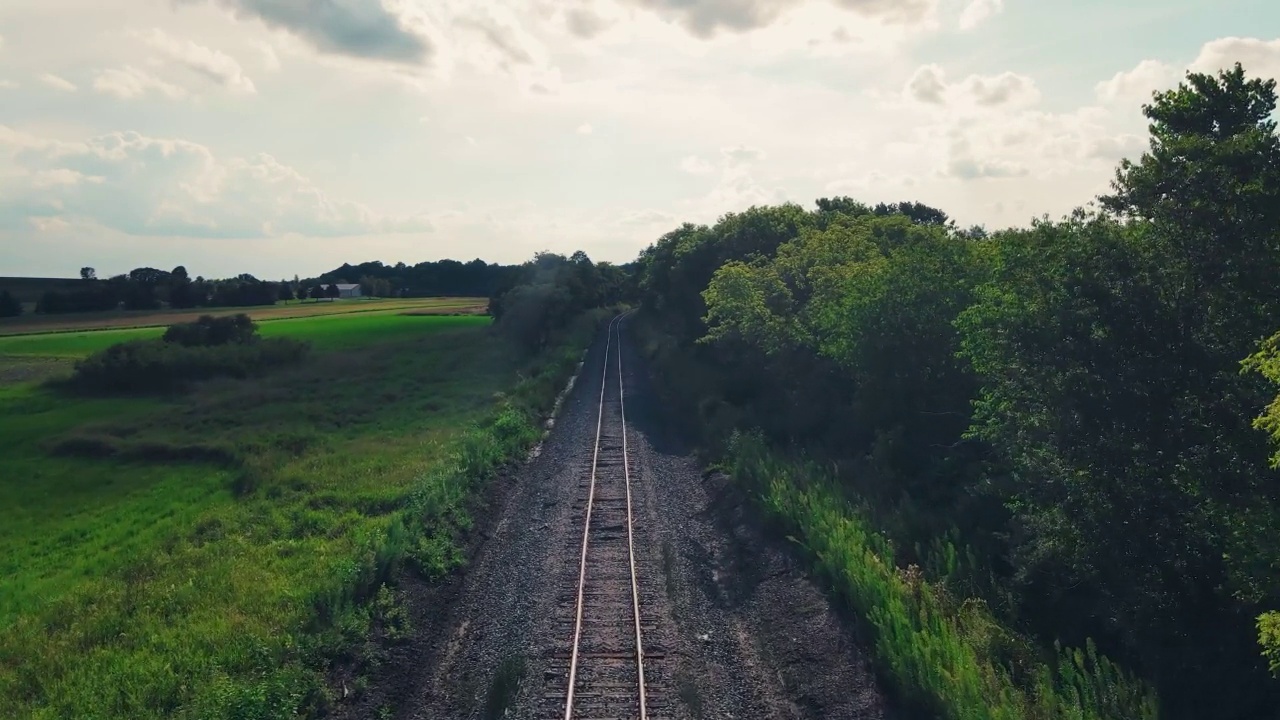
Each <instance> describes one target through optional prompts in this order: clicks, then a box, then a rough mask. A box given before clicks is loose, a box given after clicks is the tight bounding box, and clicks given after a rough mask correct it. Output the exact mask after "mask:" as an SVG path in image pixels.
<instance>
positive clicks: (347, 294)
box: [320, 283, 363, 298]
mask: <svg viewBox="0 0 1280 720" xmlns="http://www.w3.org/2000/svg"><path fill="white" fill-rule="evenodd" d="M320 287H322V288H324V289H325V291H326V292H327V291H328V290H329V286H328V285H321V286H320ZM362 296H363V293H361V292H360V286H359V285H346V284H343V283H338V297H340V298H358V297H362Z"/></svg>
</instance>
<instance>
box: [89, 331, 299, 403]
mask: <svg viewBox="0 0 1280 720" xmlns="http://www.w3.org/2000/svg"><path fill="white" fill-rule="evenodd" d="M309 350H310V345H309V344H308V343H305V342H301V341H298V340H292V339H287V338H272V339H267V340H255V341H254V342H248V343H229V344H223V345H213V346H198V345H197V346H188V345H182V344H180V343H173V342H165V341H163V340H135V341H133V342H127V343H121V344H119V345H114V346H112V347H109V348H107V349H106V350H103V351H101V352H99V353H96V354H94V355H91V356H89V357H88V358H86V359H84V360H82V361H81V362H79V363H77V364H76V371H75V374H74V375H73V376H72V378H71V384H72V386H73V387H75V388H76V389H78V390H81V391H84V392H94V393H118V392H126V393H128V392H165V391H171V390H177V389H180V388H181V387H183V386H184V385H187V384H189V383H192V382H197V381H200V380H209V379H212V378H217V377H231V378H247V377H250V376H252V375H256V374H260V373H262V372H264V371H266V370H268V369H270V368H272V367H276V366H279V365H292V364H294V363H296V362H297V361H298V360H300V359H302V357H304V356H305V355H306V353H307V352H308V351H309Z"/></svg>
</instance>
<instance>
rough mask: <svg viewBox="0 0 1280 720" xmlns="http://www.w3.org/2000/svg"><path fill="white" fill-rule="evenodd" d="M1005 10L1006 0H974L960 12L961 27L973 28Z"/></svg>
mask: <svg viewBox="0 0 1280 720" xmlns="http://www.w3.org/2000/svg"><path fill="white" fill-rule="evenodd" d="M1002 10H1004V0H972V2H970V3H969V4H968V5H966V6H965V8H964V10H963V11H962V12H961V13H960V29H961V30H972V29H974V28H976V27H977V26H979V25H981V24H982V23H983V22H985V21H986V20H987V19H988V18H991V17H993V16H995V15H998V14H1000V12H1001V11H1002Z"/></svg>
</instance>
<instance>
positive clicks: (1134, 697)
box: [726, 434, 1157, 720]
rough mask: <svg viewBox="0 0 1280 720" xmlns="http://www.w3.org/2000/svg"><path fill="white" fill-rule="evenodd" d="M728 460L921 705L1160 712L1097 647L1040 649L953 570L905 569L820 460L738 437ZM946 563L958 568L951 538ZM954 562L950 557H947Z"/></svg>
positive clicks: (959, 716) (968, 713) (1016, 716)
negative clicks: (963, 586) (958, 591)
mask: <svg viewBox="0 0 1280 720" xmlns="http://www.w3.org/2000/svg"><path fill="white" fill-rule="evenodd" d="M726 466H727V469H728V471H729V472H730V473H731V474H732V476H733V477H734V478H735V480H737V481H739V482H742V483H744V484H745V485H746V486H747V487H749V488H751V489H752V490H753V491H754V492H755V493H757V494H758V495H759V497H760V498H761V499H762V501H763V502H762V504H763V507H764V508H765V509H766V511H767V513H768V516H769V517H770V519H771V520H772V521H774V522H776V523H778V525H779V526H780V528H781V529H782V530H783V531H784V532H786V533H789V536H790V537H792V538H793V539H794V540H795V541H796V542H798V543H800V544H801V545H802V546H803V548H804V551H805V553H806V554H807V556H808V557H809V559H810V560H811V563H812V566H813V567H814V569H815V570H816V571H817V573H818V574H819V575H820V576H821V577H822V578H823V579H824V580H825V581H826V582H827V583H828V585H829V587H830V591H831V593H832V594H833V595H834V597H835V598H836V599H837V600H838V601H839V602H841V603H843V604H844V605H846V606H847V607H848V608H849V609H851V610H852V611H854V612H855V613H856V614H857V615H858V616H859V617H861V618H864V619H865V620H866V625H867V627H868V628H869V630H870V635H871V638H872V640H873V643H874V646H873V650H874V655H875V659H876V661H877V665H878V667H879V668H880V670H881V674H882V676H884V677H885V678H886V679H887V680H888V681H889V682H890V683H892V685H893V686H894V689H895V690H896V694H897V695H898V696H899V697H900V698H902V699H903V700H904V702H906V703H907V704H908V705H909V706H911V707H912V709H914V710H918V711H920V712H922V713H923V714H927V715H930V716H934V717H941V718H947V719H948V720H1154V719H1155V718H1156V717H1157V707H1156V700H1155V695H1154V693H1153V692H1152V691H1151V689H1150V688H1148V687H1146V686H1145V685H1143V684H1142V683H1140V682H1139V681H1137V680H1136V679H1134V678H1133V677H1132V676H1131V675H1129V674H1128V673H1126V672H1124V671H1123V670H1121V669H1120V668H1119V667H1118V666H1116V665H1115V664H1114V663H1112V662H1111V661H1109V660H1108V659H1107V658H1105V657H1103V656H1101V655H1099V654H1098V652H1097V650H1096V649H1095V648H1094V646H1093V644H1092V643H1089V644H1088V645H1087V646H1086V647H1085V648H1084V649H1074V648H1061V647H1056V646H1055V648H1054V649H1053V651H1052V652H1048V651H1044V652H1037V651H1036V650H1035V648H1034V647H1033V646H1032V645H1031V644H1030V643H1029V642H1028V641H1026V640H1025V639H1024V638H1021V637H1019V636H1018V635H1016V634H1015V633H1013V632H1011V631H1010V630H1008V629H1006V628H1003V627H1001V625H1000V623H999V622H998V621H997V620H996V618H995V617H994V616H993V615H992V613H991V612H990V611H989V610H988V609H987V608H986V606H985V604H984V603H982V602H981V601H979V600H975V599H961V598H958V597H955V596H953V594H952V591H951V589H950V588H948V587H947V584H946V582H945V578H933V579H931V578H928V577H926V574H925V573H924V572H922V571H921V570H920V569H919V568H918V567H916V566H914V565H912V566H908V567H907V568H899V567H897V565H896V564H895V561H894V558H895V554H894V549H893V547H892V546H891V544H890V543H889V541H888V540H886V539H885V538H884V537H883V536H882V535H880V534H879V533H877V532H875V531H873V530H872V529H870V527H869V526H868V524H867V523H866V521H865V520H864V519H863V517H862V516H861V515H860V514H859V513H858V512H857V511H856V510H854V509H853V508H852V507H851V506H850V505H849V504H848V503H847V502H846V501H844V500H843V499H842V496H841V494H840V492H839V490H837V489H836V488H835V487H834V486H833V484H832V483H831V478H830V477H829V476H828V474H827V473H826V472H825V471H824V470H823V469H822V468H820V467H817V466H815V465H813V464H809V463H805V462H801V461H798V460H795V459H789V458H785V457H783V456H781V455H779V454H777V453H775V452H773V451H771V450H770V449H769V448H768V447H767V445H766V444H765V442H764V441H763V439H762V438H760V437H759V436H758V435H743V434H735V435H734V436H733V438H732V440H731V441H730V443H729V447H728V453H727V459H726ZM943 547H944V548H945V549H944V550H943V553H944V555H945V557H944V558H942V559H940V560H939V561H938V565H939V566H943V567H947V566H950V567H954V564H955V557H956V553H955V550H954V548H952V547H950V546H949V545H944V546H943ZM948 558H950V559H948Z"/></svg>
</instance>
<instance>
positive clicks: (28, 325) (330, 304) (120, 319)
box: [0, 285, 488, 336]
mask: <svg viewBox="0 0 1280 720" xmlns="http://www.w3.org/2000/svg"><path fill="white" fill-rule="evenodd" d="M3 289H4V286H3V285H0V290H3ZM487 307H488V301H487V300H486V299H484V298H467V297H430V298H400V299H382V298H359V299H351V300H336V301H329V300H321V301H313V302H287V303H277V304H275V305H261V306H257V307H215V308H183V309H172V308H162V309H159V310H110V311H102V312H85V313H66V314H55V315H43V314H30V313H29V314H26V315H21V316H19V317H11V318H0V336H5V335H30V334H33V333H52V332H79V331H83V330H109V329H117V330H123V329H129V328H155V327H167V326H169V325H172V324H174V323H180V322H191V321H192V320H195V319H196V318H198V317H200V316H201V315H213V316H220V315H239V314H241V313H243V314H245V315H248V316H249V317H251V318H253V319H254V320H257V321H260V322H261V321H268V320H288V319H294V318H310V317H318V316H321V315H347V314H351V313H366V312H367V313H392V312H399V313H406V314H407V313H422V314H428V315H482V314H485V310H486V308H487Z"/></svg>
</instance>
